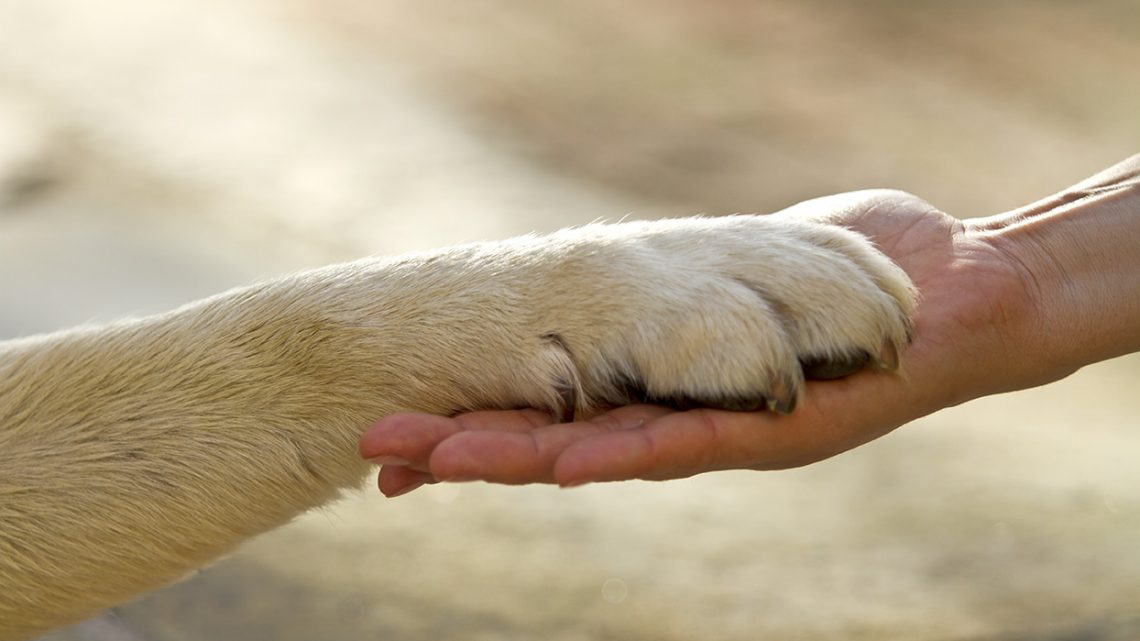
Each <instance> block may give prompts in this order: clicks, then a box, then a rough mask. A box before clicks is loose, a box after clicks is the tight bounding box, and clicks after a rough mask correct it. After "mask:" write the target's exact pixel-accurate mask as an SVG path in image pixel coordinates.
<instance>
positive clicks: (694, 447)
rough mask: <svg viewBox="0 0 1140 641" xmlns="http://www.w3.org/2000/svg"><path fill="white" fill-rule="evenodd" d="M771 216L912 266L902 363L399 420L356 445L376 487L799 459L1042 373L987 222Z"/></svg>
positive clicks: (845, 209)
mask: <svg viewBox="0 0 1140 641" xmlns="http://www.w3.org/2000/svg"><path fill="white" fill-rule="evenodd" d="M773 215H774V216H797V217H806V218H812V219H817V220H822V221H826V222H830V223H835V224H839V225H842V226H845V227H849V228H851V229H853V230H855V231H858V232H860V233H862V234H864V235H866V236H867V237H869V238H871V239H872V240H873V241H874V243H875V245H876V246H877V247H878V248H879V249H880V250H881V251H883V252H884V253H885V254H887V255H888V256H890V257H891V258H892V259H894V261H895V262H896V263H898V264H899V266H901V267H902V268H903V269H904V270H905V271H906V272H907V273H908V274H909V275H910V277H911V279H912V280H913V281H914V283H915V285H916V286H917V287H918V289H919V291H920V294H921V301H920V305H919V309H918V311H917V313H916V316H915V332H914V342H913V344H912V345H911V346H910V348H909V349H908V350H907V352H906V353H905V355H904V356H903V368H902V371H901V372H899V373H883V372H875V371H862V372H859V373H856V374H854V375H852V376H849V377H847V378H844V379H839V380H833V381H812V382H809V383H808V384H807V385H806V388H805V390H804V392H803V394H802V397H801V400H800V405H799V407H798V408H797V409H796V410H795V412H793V413H792V414H790V415H786V416H782V415H777V414H773V413H770V412H727V411H719V410H712V409H696V410H690V411H685V412H677V411H673V410H670V409H668V408H664V407H658V406H651V405H631V406H626V407H619V408H615V409H612V410H610V411H608V412H605V413H603V414H600V415H597V416H593V417H589V418H586V419H584V420H579V421H575V422H572V423H561V424H559V423H554V422H553V419H552V418H551V416H550V415H548V414H547V413H545V412H540V411H537V410H519V411H489V412H472V413H468V414H462V415H459V416H456V417H451V418H448V417H440V416H432V415H424V414H399V415H394V416H390V417H388V418H385V419H384V420H382V421H380V422H379V423H377V424H376V425H375V426H374V427H373V428H372V429H370V430H369V431H368V432H367V433H366V434H365V435H364V437H363V438H362V440H361V453H362V454H363V455H364V456H366V457H367V458H372V459H374V460H376V461H377V462H379V463H381V464H383V469H382V470H381V473H380V489H381V490H382V491H383V492H384V493H385V494H386V495H388V496H395V495H399V494H403V493H406V492H408V491H410V490H412V489H415V488H416V487H418V486H419V485H421V484H423V483H430V482H434V481H441V480H442V481H448V480H450V481H458V480H476V479H482V480H487V481H493V482H500V483H533V482H545V483H558V484H561V485H578V484H582V483H587V482H593V481H607V480H622V479H633V478H640V479H668V478H679V477H685V476H691V475H693V474H697V473H700V472H705V471H711V470H721V469H740V468H748V469H776V468H785V467H794V466H799V465H805V464H808V463H812V462H814V461H818V460H821V459H824V458H827V457H830V456H833V455H835V454H838V453H840V452H843V451H846V450H848V449H851V448H853V447H856V446H858V445H861V444H863V443H866V442H868V441H870V440H872V439H875V438H877V437H879V436H882V435H883V434H886V433H887V432H889V431H891V430H893V429H894V428H896V427H898V426H899V425H902V424H904V423H906V422H908V421H910V420H912V419H914V418H917V417H919V416H923V415H925V414H928V413H930V412H932V411H935V410H937V409H940V408H942V407H946V406H949V405H953V404H955V403H958V402H962V401H964V400H968V399H970V398H974V397H976V396H980V395H982V394H985V393H991V392H995V391H1000V389H1001V388H1002V387H1003V386H1006V385H1009V384H1010V381H1016V382H1018V383H1023V384H1021V385H1014V386H1025V385H1028V384H1033V383H1035V382H1039V381H1033V380H1029V379H1031V378H1032V377H1033V374H1032V373H1031V371H1030V370H1029V369H1028V368H1026V369H1025V371H1024V372H1022V371H1020V370H1019V369H1018V368H1020V367H1022V364H1021V360H1023V359H1019V358H1018V354H1016V353H1013V349H1012V347H1011V346H1012V345H1013V344H1014V341H1012V340H1011V335H1012V334H1015V333H1017V332H1020V331H1023V329H1024V325H1025V324H1027V323H1029V322H1030V321H1029V320H1027V319H1029V318H1030V317H1031V315H1032V307H1033V305H1032V296H1031V290H1030V289H1027V288H1026V286H1025V283H1024V282H1023V280H1024V279H1023V277H1022V272H1021V271H1020V270H1019V268H1018V265H1017V263H1016V261H1014V260H1012V259H1010V258H1009V257H1008V255H1007V254H1006V253H1005V252H1003V251H1002V249H1001V247H1000V245H999V244H997V243H996V242H994V240H993V239H991V238H990V237H989V236H988V235H987V234H986V232H985V230H984V228H983V227H982V226H980V225H978V226H974V225H969V224H967V223H963V222H962V221H959V220H957V219H955V218H953V217H950V216H948V215H946V214H943V213H941V212H939V211H938V210H936V209H935V208H934V207H932V206H931V205H930V204H929V203H927V202H925V201H923V200H921V199H919V198H916V197H914V196H911V195H909V194H906V193H903V192H896V191H864V192H854V193H849V194H840V195H836V196H829V197H826V198H820V199H816V200H812V201H807V202H805V203H801V204H799V205H796V206H794V207H792V208H790V209H788V210H785V211H782V212H779V213H777V214H773ZM1041 382H1043V381H1041Z"/></svg>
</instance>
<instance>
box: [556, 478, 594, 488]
mask: <svg viewBox="0 0 1140 641" xmlns="http://www.w3.org/2000/svg"><path fill="white" fill-rule="evenodd" d="M589 483H590V481H585V480H581V481H569V482H567V483H559V484H558V487H560V488H562V489H564V490H569V489H570V488H574V487H582V486H583V485H587V484H589Z"/></svg>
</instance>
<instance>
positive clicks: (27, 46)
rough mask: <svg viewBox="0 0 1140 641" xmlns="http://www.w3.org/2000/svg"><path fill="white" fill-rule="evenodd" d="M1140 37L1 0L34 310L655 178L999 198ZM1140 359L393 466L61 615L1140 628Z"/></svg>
mask: <svg viewBox="0 0 1140 641" xmlns="http://www.w3.org/2000/svg"><path fill="white" fill-rule="evenodd" d="M1138 59H1140V6H1138V5H1136V4H1135V3H1133V2H1127V1H1123V0H1121V1H1119V2H1114V1H1111V0H1102V1H1096V2H1083V3H1060V2H1013V1H998V2H954V3H940V2H933V1H920V2H909V3H903V2H889V1H887V0H877V1H874V2H862V3H837V2H827V1H824V0H810V1H807V2H793V1H791V0H787V1H765V2H758V3H757V2H744V1H742V0H716V1H713V2H705V3H697V2H682V1H680V0H665V1H657V2H647V1H645V0H630V1H627V2H623V3H613V2H600V1H598V0H581V1H577V2H571V1H570V0H558V1H552V2H544V3H532V4H529V5H524V4H521V3H507V2H502V1H501V0H470V1H468V2H464V3H443V2H431V1H424V2H414V3H413V2H364V1H362V0H331V1H326V2H315V1H314V0H290V1H288V2H282V1H277V2H270V1H268V0H230V1H228V2H222V1H220V0H199V1H191V0H163V1H162V2H153V1H150V0H108V1H107V2H101V3H87V2H82V1H81V0H70V1H69V0H0V199H2V202H3V204H2V206H0V336H16V335H21V334H26V333H31V332H37V331H45V330H50V329H54V328H59V327H65V326H68V325H72V324H75V323H80V322H85V321H89V320H100V319H109V318H113V317H116V316H119V315H122V314H137V313H146V312H150V311H157V310H160V309H164V308H167V307H170V306H173V305H176V304H179V303H181V302H185V301H187V300H191V299H193V298H195V297H198V296H202V295H206V294H209V293H212V292H214V291H217V290H219V289H222V288H225V287H228V286H231V285H236V284H240V283H243V282H247V281H249V280H250V279H253V278H257V277H260V276H268V275H272V274H276V273H279V272H282V271H285V270H291V269H297V268H301V267H304V266H308V265H316V264H320V263H323V262H327V261H330V260H336V259H341V258H348V257H352V256H357V255H360V254H364V253H389V252H398V251H404V250H408V249H416V248H423V247H429V246H435V245H442V244H447V243H451V242H458V241H463V240H473V239H480V238H495V237H502V236H506V235H511V234H515V233H522V232H529V231H543V230H550V229H554V228H557V227H560V226H563V225H567V224H575V223H581V222H585V221H589V220H593V219H596V218H611V219H616V218H619V217H621V216H623V215H626V214H630V213H632V214H633V215H635V216H640V217H650V216H658V215H675V214H684V213H692V212H708V213H727V212H734V211H769V210H772V209H776V208H779V207H782V206H784V205H787V204H789V203H791V202H794V201H796V200H798V199H802V198H806V197H811V196H815V195H820V194H824V193H829V192H834V191H840V190H844V189H853V188H861V187H872V186H889V187H901V188H904V189H909V190H911V191H914V192H916V193H918V194H920V195H922V196H924V197H926V198H928V199H930V200H931V201H932V202H934V203H935V204H937V205H938V206H940V207H942V208H944V209H946V210H947V211H950V212H952V213H955V214H958V215H962V216H968V215H978V214H984V213H987V212H993V211H1000V210H1002V209H1004V208H1009V207H1013V206H1015V205H1018V204H1020V203H1022V202H1024V201H1027V200H1030V199H1033V198H1036V197H1039V196H1043V195H1045V194H1046V193H1047V192H1049V191H1052V190H1055V189H1059V188H1061V187H1064V186H1065V185H1066V184H1068V183H1070V182H1073V181H1075V180H1077V179H1079V178H1082V177H1084V176H1085V175H1087V174H1089V173H1092V172H1094V171H1096V170H1098V169H1100V168H1102V167H1104V166H1107V165H1109V164H1111V163H1112V162H1115V161H1117V160H1119V159H1121V158H1123V157H1125V156H1127V155H1129V154H1131V153H1135V152H1137V151H1140V66H1138V65H1136V64H1135V61H1136V60H1138ZM1138 242H1140V241H1138ZM1138 390H1140V360H1138V358H1137V357H1130V358H1124V359H1118V360H1116V361H1113V362H1109V363H1103V364H1100V365H1097V366H1094V367H1089V368H1086V369H1085V370H1084V371H1082V372H1080V373H1079V374H1077V375H1075V376H1073V377H1071V378H1070V379H1068V380H1066V381H1063V382H1061V383H1058V384H1055V385H1051V386H1048V387H1045V388H1041V389H1037V390H1032V391H1028V392H1023V393H1019V394H1013V395H1008V396H1003V397H995V398H989V399H983V400H980V401H977V402H974V403H970V404H968V405H965V406H962V407H958V408H954V409H951V410H947V411H945V412H942V413H940V414H937V415H935V416H932V417H929V418H927V419H924V420H922V421H918V422H916V423H914V424H913V425H911V426H908V427H906V428H904V429H902V430H900V431H899V432H897V433H896V434H894V435H892V436H890V437H889V438H886V439H883V440H882V441H880V442H877V443H874V444H872V445H870V446H867V447H864V448H861V449H859V450H857V451H855V452H852V453H849V454H846V455H844V456H841V457H839V458H837V459H834V460H831V461H828V462H825V463H822V464H819V465H816V466H813V467H810V468H807V469H803V470H796V471H789V472H780V473H767V474H760V473H724V474H716V475H708V476H705V477H700V478H696V479H691V480H685V481H676V482H670V483H664V484H649V483H628V484H621V485H612V486H599V487H587V488H581V489H576V490H572V491H559V490H555V489H550V488H537V487H536V488H502V487H487V486H482V485H464V486H444V487H433V488H428V489H425V490H422V491H419V492H416V493H414V494H413V495H411V496H409V497H406V498H402V499H399V500H395V501H387V500H384V499H383V498H382V497H380V496H379V495H378V494H376V493H375V492H371V491H368V492H364V493H363V494H362V495H361V496H359V497H355V498H352V499H350V500H347V501H345V502H343V503H341V504H339V505H337V506H334V507H332V508H330V509H328V510H325V511H322V512H320V513H316V514H312V515H309V516H306V517H305V518H302V519H300V520H299V521H298V522H297V523H296V524H294V525H293V526H291V527H289V528H286V529H284V530H282V531H279V532H276V533H273V534H270V535H268V536H265V537H263V538H262V539H260V540H258V541H255V542H253V543H251V544H250V545H248V546H246V547H245V548H243V549H242V551H240V552H239V553H237V554H235V555H234V556H233V557H231V558H229V559H227V560H225V561H223V562H221V563H219V564H217V565H215V566H213V567H211V568H209V569H207V570H205V571H203V572H202V573H200V574H199V575H198V576H196V577H194V578H192V579H190V580H188V581H186V582H184V583H181V584H179V585H177V586H174V587H172V588H170V589H167V590H165V591H162V592H159V593H156V594H152V595H149V596H147V597H145V598H143V599H141V600H140V601H139V602H137V603H134V604H131V605H127V606H124V607H122V608H119V609H117V611H116V613H114V614H110V615H108V616H107V617H104V618H103V619H101V620H97V621H94V622H91V623H88V624H85V625H83V626H79V627H77V628H73V629H71V630H69V631H64V632H59V633H56V634H54V635H51V636H49V637H48V638H49V639H52V640H53V641H62V640H65V639H155V640H165V639H170V640H175V639H216V640H225V639H235V640H237V639H241V640H257V639H281V640H290V639H356V638H389V639H398V640H419V639H424V640H427V639H474V640H483V639H487V640H491V639H538V638H541V639H553V640H563V639H564V640H578V639H646V640H648V639H665V640H669V639H678V640H679V639H726V640H733V639H741V640H744V639H750V640H751V639H771V640H776V641H783V640H789V641H790V640H799V639H805V640H806V639H812V640H817V639H824V640H830V639H833V640H837V641H838V640H851V639H868V640H895V639H897V640H904V639H905V640H920V641H925V640H931V641H959V640H962V641H964V640H985V641H991V640H1002V641H1010V640H1029V639H1035V640H1037V639H1049V640H1054V641H1061V640H1065V641H1070V640H1080V641H1118V640H1123V639H1134V638H1137V637H1140V469H1138V468H1137V466H1136V465H1135V464H1134V461H1135V460H1136V459H1137V456H1138V455H1140V419H1138V418H1137V414H1138V411H1140V403H1138V401H1137V398H1138V397H1140V394H1138ZM0 526H2V524H0ZM2 587H3V586H0V589H2Z"/></svg>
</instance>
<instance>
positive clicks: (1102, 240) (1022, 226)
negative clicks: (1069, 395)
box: [975, 156, 1140, 383]
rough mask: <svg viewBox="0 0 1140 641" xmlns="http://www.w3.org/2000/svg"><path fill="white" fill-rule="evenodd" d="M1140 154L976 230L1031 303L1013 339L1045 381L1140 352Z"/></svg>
mask: <svg viewBox="0 0 1140 641" xmlns="http://www.w3.org/2000/svg"><path fill="white" fill-rule="evenodd" d="M1138 175H1140V156H1138V157H1134V158H1132V159H1130V160H1128V161H1125V162H1124V163H1121V164H1120V165H1117V166H1116V167H1113V168H1111V169H1109V170H1107V171H1105V172H1103V173H1102V174H1100V175H1098V176H1094V177H1093V178H1091V179H1089V180H1087V181H1084V182H1082V183H1080V184H1078V185H1076V186H1074V187H1071V188H1069V189H1067V190H1065V191H1063V192H1060V193H1059V194H1056V195H1054V196H1051V197H1049V198H1047V199H1044V200H1042V201H1040V202H1038V203H1035V204H1034V205H1030V206H1028V207H1025V208H1022V209H1021V210H1017V211H1014V212H1010V213H1008V214H1002V215H1000V216H995V217H993V218H990V219H983V220H979V221H978V222H977V223H976V224H975V229H976V230H977V231H978V235H979V237H982V238H984V239H985V240H986V242H988V243H990V244H991V245H992V246H993V247H995V248H997V249H998V250H999V251H1000V252H1001V254H1002V255H1004V256H1005V257H1006V258H1007V259H1008V260H1010V261H1011V263H1012V264H1013V265H1015V266H1016V268H1017V270H1018V271H1019V272H1020V274H1021V276H1022V278H1021V280H1022V284H1023V286H1024V287H1025V288H1026V290H1027V293H1028V295H1029V299H1030V301H1031V309H1030V310H1029V312H1030V313H1029V315H1028V316H1027V317H1026V321H1025V322H1024V323H1022V326H1021V327H1020V330H1019V332H1020V333H1019V334H1018V338H1017V340H1018V341H1019V342H1020V343H1021V345H1022V348H1023V352H1024V353H1025V355H1026V356H1027V357H1028V358H1029V359H1031V360H1032V361H1034V362H1035V367H1036V373H1037V374H1038V375H1039V376H1040V377H1041V380H1040V381H1037V382H1039V383H1045V382H1049V381H1051V380H1055V379H1058V378H1062V377H1064V376H1066V375H1068V374H1069V373H1072V372H1073V371H1075V370H1076V369H1079V368H1080V367H1082V366H1084V365H1087V364H1089V363H1093V362H1096V361H1100V360H1104V359H1107V358H1111V357H1114V356H1119V355H1122V354H1126V353H1129V352H1132V351H1136V350H1138V349H1140V252H1138V251H1137V248H1138V247H1140V184H1138V182H1137V176H1138Z"/></svg>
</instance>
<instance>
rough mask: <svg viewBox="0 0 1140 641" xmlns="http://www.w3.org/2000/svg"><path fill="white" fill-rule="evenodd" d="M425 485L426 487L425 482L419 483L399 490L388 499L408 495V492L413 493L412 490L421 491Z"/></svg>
mask: <svg viewBox="0 0 1140 641" xmlns="http://www.w3.org/2000/svg"><path fill="white" fill-rule="evenodd" d="M423 485H424V481H420V482H419V483H412V484H411V485H409V486H407V487H404V488H401V489H399V490H397V491H396V492H393V493H392V494H389V495H388V498H390V499H394V498H396V497H397V496H403V495H405V494H407V493H408V492H411V491H412V490H418V489H420V488H421V487H423Z"/></svg>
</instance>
